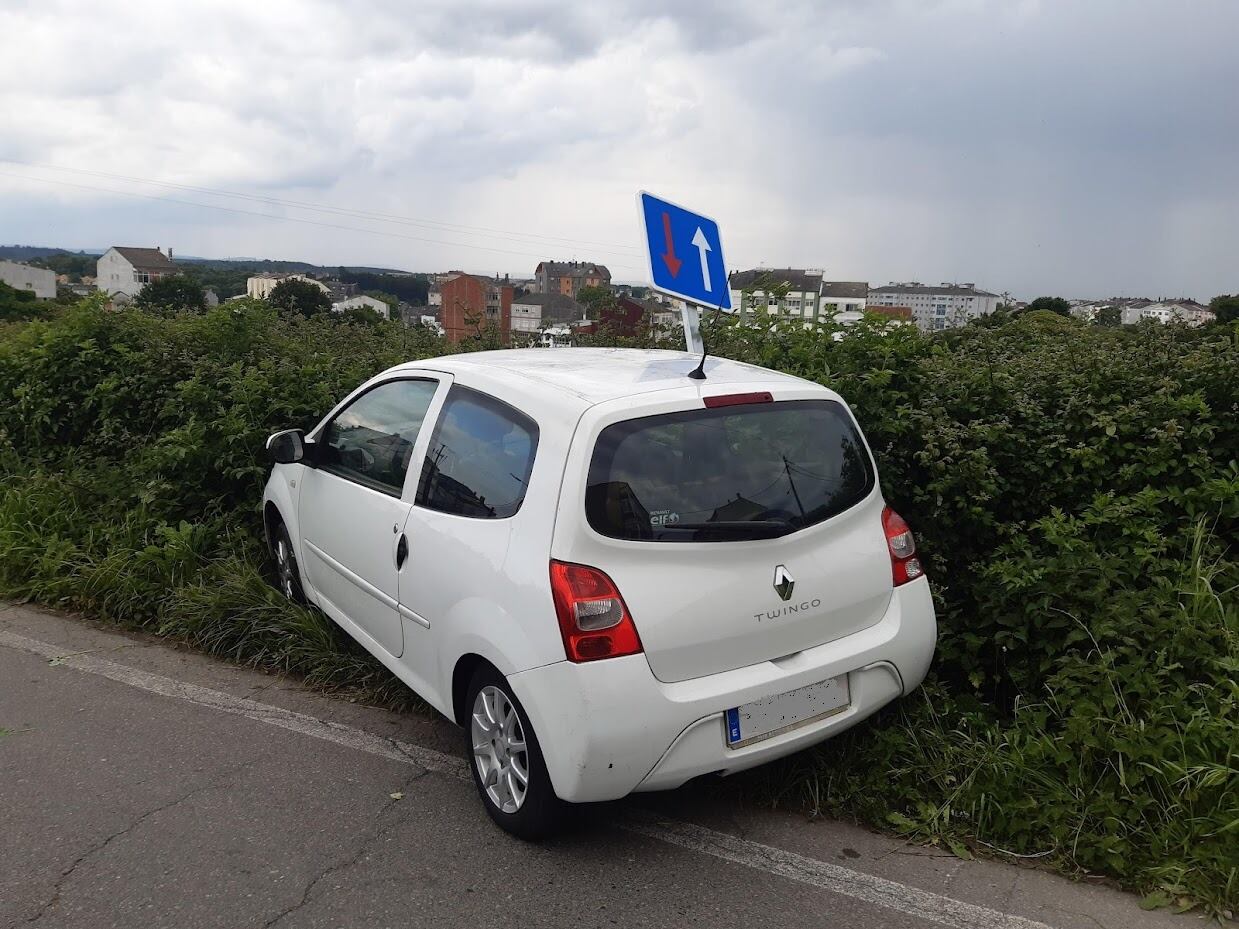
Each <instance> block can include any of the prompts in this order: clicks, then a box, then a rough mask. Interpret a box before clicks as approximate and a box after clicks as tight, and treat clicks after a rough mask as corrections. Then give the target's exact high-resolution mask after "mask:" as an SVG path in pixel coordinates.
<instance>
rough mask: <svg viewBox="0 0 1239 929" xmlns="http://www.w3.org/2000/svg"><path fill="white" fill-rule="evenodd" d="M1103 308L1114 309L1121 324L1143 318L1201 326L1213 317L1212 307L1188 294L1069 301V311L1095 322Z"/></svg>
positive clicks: (1143, 319) (1129, 323)
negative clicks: (1183, 295)
mask: <svg viewBox="0 0 1239 929" xmlns="http://www.w3.org/2000/svg"><path fill="white" fill-rule="evenodd" d="M1103 310H1109V311H1112V312H1113V311H1117V312H1118V321H1119V322H1120V323H1121V324H1123V325H1124V326H1132V325H1135V324H1136V323H1139V322H1143V321H1145V320H1152V321H1153V322H1158V323H1180V324H1182V325H1187V326H1203V325H1204V324H1205V323H1209V322H1212V321H1213V319H1214V313H1213V311H1212V310H1211V309H1209V308H1208V307H1207V306H1204V305H1203V304H1201V303H1197V302H1196V301H1195V300H1192V299H1191V298H1190V297H1180V298H1179V299H1177V300H1166V299H1158V300H1150V299H1148V298H1147V297H1111V298H1110V299H1108V300H1098V301H1088V300H1073V301H1071V315H1072V316H1074V317H1075V318H1076V319H1082V320H1084V321H1085V322H1090V323H1091V322H1097V321H1098V319H1099V318H1100V316H1101V313H1102V311H1103Z"/></svg>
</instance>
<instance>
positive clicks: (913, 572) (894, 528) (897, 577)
mask: <svg viewBox="0 0 1239 929" xmlns="http://www.w3.org/2000/svg"><path fill="white" fill-rule="evenodd" d="M882 529H883V531H884V532H885V533H886V547H887V549H889V551H890V553H891V576H892V578H893V580H894V581H895V586H896V587H898V586H899V585H900V584H906V583H908V581H914V580H916V579H917V578H918V577H920V576H921V575H922V574H924V573H925V569H924V568H922V567H921V560H920V559H919V558H917V557H916V539H914V538H912V530H911V529H909V528H908V524H907V523H905V522H904V521H903V517H902V516H900V515H899V514H898V513H896V512H895V511H894V510H892V509H891V508H890V507H889V506H888V507H886V509H884V510H883V511H882Z"/></svg>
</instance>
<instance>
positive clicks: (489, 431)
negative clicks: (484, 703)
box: [400, 384, 538, 693]
mask: <svg viewBox="0 0 1239 929" xmlns="http://www.w3.org/2000/svg"><path fill="white" fill-rule="evenodd" d="M537 449H538V427H537V425H536V424H535V423H534V421H533V420H532V419H530V418H529V417H528V416H526V415H525V414H523V413H521V412H520V411H519V410H517V409H516V408H515V407H512V406H510V405H509V404H507V403H505V402H503V401H501V400H499V399H498V398H496V397H491V396H489V395H487V394H484V393H481V392H479V391H476V390H472V389H470V388H468V387H464V386H462V385H460V384H454V385H453V386H452V387H451V388H450V390H448V391H447V395H446V399H445V400H444V403H443V407H442V410H441V411H440V413H439V415H438V421H437V423H436V424H435V426H434V429H433V431H432V432H431V434H430V436H429V440H428V443H427V446H426V452H425V454H424V455H423V456H422V464H421V466H420V470H421V474H420V479H419V481H418V488H417V497H416V505H415V506H414V508H413V512H412V514H411V515H410V517H409V521H408V527H407V529H406V532H407V535H408V539H409V549H410V557H409V563H408V565H407V566H406V568H405V570H404V571H403V572H402V574H401V580H400V608H401V610H402V611H403V612H404V614H405V616H406V617H407V618H409V619H410V620H412V622H410V623H407V624H406V625H405V632H406V635H408V637H409V641H408V643H407V648H408V654H407V655H406V657H405V659H404V664H405V666H406V667H407V668H409V670H410V673H411V674H412V675H413V676H414V677H415V678H416V679H418V680H423V681H428V682H432V683H433V682H436V681H438V680H439V676H438V673H437V670H436V667H435V663H436V661H437V660H438V654H437V649H436V647H435V643H437V642H442V641H443V640H444V638H443V637H444V636H445V635H447V634H449V633H448V630H445V629H444V620H445V619H446V618H447V617H449V616H450V615H451V614H452V613H453V611H455V610H457V609H458V608H459V607H460V606H461V604H462V603H466V602H467V601H469V600H471V599H472V600H475V601H484V600H486V599H487V598H497V599H500V600H510V599H512V598H511V596H510V594H509V592H508V591H507V590H505V587H506V586H507V585H510V584H511V583H512V580H511V578H510V577H508V576H507V575H506V573H505V571H504V565H505V563H506V561H507V559H508V552H509V549H510V547H511V546H512V545H513V544H520V543H519V539H518V536H517V535H516V534H515V533H516V529H515V527H514V525H513V524H514V520H513V518H512V517H514V516H516V514H517V512H518V511H519V510H520V509H521V504H522V502H523V501H524V499H525V491H526V489H527V488H528V486H529V478H530V473H531V471H532V469H533V462H534V457H535V455H536V453H537ZM409 483H410V484H412V483H413V480H412V478H411V479H410V481H409ZM463 612H468V611H467V610H464V611H463ZM432 690H433V689H432ZM432 690H430V691H427V692H428V693H429V692H432Z"/></svg>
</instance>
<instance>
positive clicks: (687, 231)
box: [637, 191, 731, 310]
mask: <svg viewBox="0 0 1239 929" xmlns="http://www.w3.org/2000/svg"><path fill="white" fill-rule="evenodd" d="M637 199H638V201H639V202H640V205H641V218H642V220H643V221H644V222H645V244H646V249H647V253H648V256H649V260H650V283H651V284H653V285H654V288H655V289H656V290H661V291H662V292H663V293H665V294H670V295H671V296H673V297H680V298H682V299H684V300H688V301H690V302H692V303H698V304H701V305H702V306H710V307H720V308H721V309H724V310H730V309H731V290H730V288H729V287H728V286H727V264H726V262H724V261H723V240H722V237H721V236H720V235H719V231H718V223H716V222H715V221H714V220H712V219H710V218H709V217H708V216H702V215H701V214H699V213H694V212H692V211H691V210H686V209H684V207H682V206H676V205H675V204H674V203H668V202H667V201H666V200H660V199H658V198H657V197H655V196H653V195H652V194H647V193H646V192H645V191H642V192H641V193H640V194H639V195H638V198H637Z"/></svg>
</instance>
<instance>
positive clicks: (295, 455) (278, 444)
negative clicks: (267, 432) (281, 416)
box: [267, 429, 305, 464]
mask: <svg viewBox="0 0 1239 929" xmlns="http://www.w3.org/2000/svg"><path fill="white" fill-rule="evenodd" d="M267 457H269V458H270V459H271V461H272V462H274V463H275V464H293V463H294V462H298V461H301V459H303V458H304V457H305V432H304V431H303V430H301V429H285V430H284V431H283V432H277V433H275V435H273V436H271V437H270V438H268V439H267Z"/></svg>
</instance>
